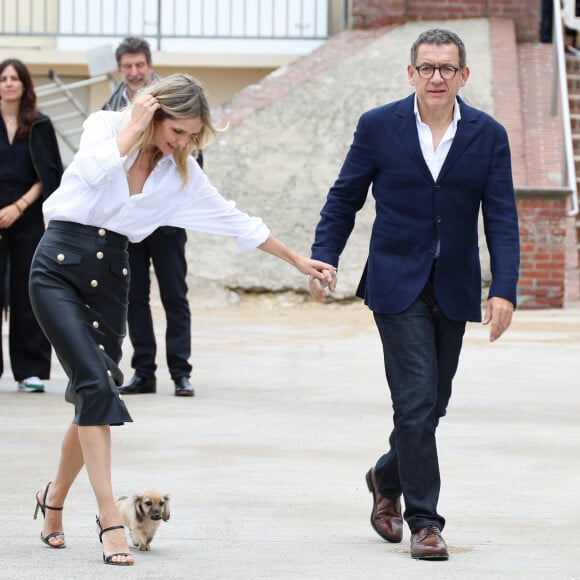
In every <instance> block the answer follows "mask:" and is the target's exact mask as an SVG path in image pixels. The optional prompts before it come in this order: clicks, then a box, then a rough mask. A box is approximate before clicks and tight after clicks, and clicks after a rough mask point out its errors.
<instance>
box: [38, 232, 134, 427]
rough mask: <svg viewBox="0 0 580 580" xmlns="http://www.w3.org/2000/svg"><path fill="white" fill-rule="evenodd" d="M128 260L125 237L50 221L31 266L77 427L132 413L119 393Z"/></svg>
mask: <svg viewBox="0 0 580 580" xmlns="http://www.w3.org/2000/svg"><path fill="white" fill-rule="evenodd" d="M128 292H129V261H128V255H127V238H126V237H125V236H121V235H119V234H117V233H114V232H111V231H107V230H104V229H102V228H96V227H92V226H84V225H81V224H77V223H71V222H61V221H51V222H50V223H49V224H48V227H47V229H46V232H45V234H44V236H43V237H42V239H41V241H40V243H39V245H38V248H37V250H36V253H35V255H34V259H33V261H32V268H31V271H30V298H31V303H32V307H33V309H34V314H35V315H36V317H37V319H38V322H39V323H40V326H41V327H42V329H43V331H44V333H45V334H46V336H47V337H48V339H49V340H50V342H51V343H52V346H53V347H54V350H55V352H56V354H57V356H58V359H59V361H60V363H61V365H62V367H63V369H64V370H65V372H66V374H67V376H68V379H69V382H68V386H67V390H66V400H67V401H68V402H69V403H72V404H74V406H75V418H74V421H73V422H74V423H76V424H77V425H83V426H88V425H120V424H122V423H123V422H125V421H131V420H132V419H131V416H130V415H129V412H128V411H127V408H126V407H125V404H124V402H123V401H122V400H121V398H120V397H119V393H118V389H117V387H118V386H119V385H122V384H123V375H122V373H121V371H120V369H119V366H118V364H119V361H120V360H121V355H122V350H121V346H122V343H123V338H124V337H125V327H126V315H127V295H128Z"/></svg>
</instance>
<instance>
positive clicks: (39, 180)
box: [0, 58, 63, 392]
mask: <svg viewBox="0 0 580 580" xmlns="http://www.w3.org/2000/svg"><path fill="white" fill-rule="evenodd" d="M0 111H1V113H2V114H1V119H2V121H1V122H0V305H2V307H8V308H9V311H10V328H9V338H8V344H9V350H10V362H11V366H12V372H13V374H14V378H15V380H16V381H17V383H18V390H19V391H30V392H43V391H44V381H45V380H47V379H49V378H50V356H51V349H50V343H49V342H48V340H47V339H46V337H45V336H44V333H43V332H42V330H41V329H40V326H39V325H38V322H37V321H36V318H35V316H34V313H33V311H32V308H31V306H30V298H29V295H28V275H29V273H30V264H31V262H32V257H33V255H34V251H35V249H36V246H37V245H38V242H39V241H40V238H41V237H42V234H43V233H44V221H43V217H42V202H43V200H44V199H46V198H47V197H48V196H49V195H50V194H51V193H52V192H53V191H54V190H55V189H56V188H57V187H58V185H59V183H60V178H61V176H62V172H63V167H62V161H61V158H60V153H59V150H58V143H57V140H56V135H55V132H54V128H53V126H52V123H51V121H50V119H49V118H48V117H47V116H46V115H43V114H41V113H39V112H38V110H37V108H36V93H35V92H34V86H33V84H32V79H31V77H30V72H29V71H28V69H27V68H26V66H25V65H24V64H23V63H22V62H21V61H19V60H17V59H14V58H11V59H7V60H5V61H3V62H2V63H0ZM1 319H2V317H1V316H0V332H1V329H2V320H1ZM0 355H1V351H0ZM3 370H4V368H3V361H2V356H0V375H1V374H2V372H3Z"/></svg>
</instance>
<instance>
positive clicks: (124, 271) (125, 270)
mask: <svg viewBox="0 0 580 580" xmlns="http://www.w3.org/2000/svg"><path fill="white" fill-rule="evenodd" d="M128 274H129V270H127V268H123V276H127V275H128Z"/></svg>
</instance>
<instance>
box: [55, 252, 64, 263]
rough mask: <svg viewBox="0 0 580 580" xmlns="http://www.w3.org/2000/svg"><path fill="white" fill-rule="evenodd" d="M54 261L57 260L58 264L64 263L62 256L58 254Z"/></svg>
mask: <svg viewBox="0 0 580 580" xmlns="http://www.w3.org/2000/svg"><path fill="white" fill-rule="evenodd" d="M56 259H57V260H58V261H59V262H64V254H59V255H58V256H57V257H56Z"/></svg>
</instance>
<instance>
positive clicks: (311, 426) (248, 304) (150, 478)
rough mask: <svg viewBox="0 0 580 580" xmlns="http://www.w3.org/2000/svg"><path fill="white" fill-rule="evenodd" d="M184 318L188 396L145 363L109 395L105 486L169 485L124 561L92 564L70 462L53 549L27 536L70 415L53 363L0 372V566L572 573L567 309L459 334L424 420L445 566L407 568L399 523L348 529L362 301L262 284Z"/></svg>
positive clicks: (141, 573) (258, 574)
mask: <svg viewBox="0 0 580 580" xmlns="http://www.w3.org/2000/svg"><path fill="white" fill-rule="evenodd" d="M158 318H159V319H160V318H161V317H160V316H158ZM158 322H159V324H158V328H157V331H158V333H159V337H160V338H161V337H162V336H163V331H164V329H163V328H162V322H161V321H160V320H159V321H158ZM193 330H194V337H193V352H194V364H195V373H194V375H193V383H194V385H195V389H196V397H194V398H193V399H181V398H176V397H174V396H173V395H172V392H173V391H172V385H171V384H170V381H169V377H168V375H167V371H166V368H165V366H163V367H162V368H161V369H160V370H159V373H158V380H159V382H160V386H159V389H158V393H157V394H156V395H140V396H134V397H126V400H127V403H128V406H129V408H130V411H131V413H132V415H133V418H134V421H135V422H134V423H133V424H129V425H126V426H125V427H119V428H115V429H114V430H113V437H114V458H113V460H114V468H113V477H114V488H115V491H116V493H117V494H118V495H129V494H133V493H134V492H138V491H140V490H142V489H144V488H147V487H151V486H156V487H161V488H163V489H165V490H166V491H167V492H169V493H170V494H171V497H172V500H171V501H172V516H171V519H170V520H169V522H167V523H162V524H161V526H160V528H159V531H158V533H157V536H156V538H155V540H154V541H153V544H152V551H151V552H149V553H136V565H135V566H134V567H132V568H115V567H110V566H109V567H106V568H105V566H104V565H103V563H102V562H101V552H100V550H101V546H100V544H99V542H98V539H97V536H96V533H95V525H94V518H95V502H94V499H93V497H92V493H91V490H90V487H89V484H88V479H87V477H86V474H85V473H84V472H83V473H82V474H81V476H80V478H79V480H78V481H77V483H76V484H75V486H74V487H73V489H72V491H71V495H70V497H69V501H68V502H67V504H66V508H65V512H64V513H65V531H66V539H67V548H66V549H65V550H51V549H49V548H47V547H46V546H44V545H43V544H42V543H41V542H40V540H39V538H38V534H39V531H40V528H41V523H40V521H34V520H33V519H32V512H33V508H34V493H35V492H36V491H37V490H40V489H41V488H43V486H44V485H45V483H46V482H47V481H49V480H50V478H51V477H52V475H53V472H54V469H55V466H56V461H57V457H58V451H59V442H60V438H61V436H62V433H63V430H64V428H65V425H66V424H67V423H68V421H70V419H71V417H72V408H71V407H70V405H67V404H66V403H65V402H64V400H63V392H64V388H65V378H64V374H63V372H62V370H61V369H60V366H59V365H58V363H56V362H55V364H54V376H53V380H51V381H50V383H49V384H48V388H47V392H46V393H45V394H42V395H35V394H27V393H26V394H24V393H17V392H16V391H15V384H14V382H13V381H12V380H11V377H10V372H9V371H5V373H4V376H3V378H2V379H1V380H0V405H1V414H2V415H1V416H2V421H0V449H1V455H2V459H3V461H2V465H3V468H2V472H1V475H0V482H1V489H2V520H1V525H2V530H3V535H4V540H3V541H2V543H1V544H0V564H1V565H0V577H1V578H11V579H33V578H34V579H37V578H43V579H63V578H64V579H73V578H74V579H92V578H102V577H105V576H106V577H114V578H117V577H118V578H121V577H122V578H195V579H200V580H213V579H216V580H219V579H223V578H238V579H262V578H264V579H273V578H300V579H359V578H394V579H398V578H405V579H408V578H423V577H425V576H428V577H430V578H435V579H437V578H445V579H462V580H464V579H479V578H482V579H487V578H511V579H528V578H530V579H535V578H537V579H574V578H580V539H579V538H580V536H579V534H578V523H579V520H580V499H579V494H578V488H579V485H578V484H579V479H580V478H579V475H580V459H579V458H580V421H579V419H578V417H580V397H579V395H578V392H579V391H578V388H579V379H578V375H579V370H580V305H572V306H571V307H570V308H569V309H566V310H563V311H522V312H517V314H516V318H515V321H514V324H513V325H512V328H511V329H510V330H509V332H508V334H507V335H506V336H505V337H504V338H503V339H502V340H501V341H500V342H499V343H496V344H494V345H490V344H489V343H488V341H487V330H486V329H483V328H482V327H481V326H480V325H470V326H469V328H468V331H467V336H466V340H465V347H464V351H463V357H462V361H461V365H460V370H459V373H458V376H457V378H456V381H455V393H454V396H453V399H452V404H451V407H450V409H449V414H448V417H446V418H445V420H444V421H443V422H442V424H441V427H440V429H439V450H440V461H441V466H442V475H443V489H442V495H441V501H440V509H441V512H442V513H443V515H445V516H446V518H447V527H446V529H445V532H444V536H445V538H446V540H447V542H448V544H449V546H450V552H451V558H450V560H449V561H448V562H416V561H413V560H412V559H411V558H410V556H409V531H408V529H405V537H404V540H403V542H402V543H401V544H398V545H397V544H388V543H386V542H384V541H382V540H381V539H380V538H379V537H378V536H377V535H376V534H375V533H374V531H373V530H372V529H371V527H370V524H369V521H368V520H369V514H370V509H371V496H370V494H369V492H368V491H367V489H366V485H365V481H364V474H365V472H366V471H367V469H368V468H369V466H370V465H372V463H373V462H374V461H375V460H376V458H377V457H378V455H379V454H380V453H381V451H382V449H383V446H384V444H385V441H386V437H387V434H388V432H389V429H390V426H391V411H390V405H389V402H388V397H387V394H386V384H385V380H384V376H383V368H382V362H381V353H380V345H379V339H378V336H377V333H376V331H375V328H374V325H373V323H372V319H371V316H370V313H369V312H368V311H367V310H366V309H365V307H364V306H362V305H360V304H358V303H357V304H352V305H327V306H321V305H318V304H313V303H311V302H309V303H306V304H293V303H292V301H291V300H287V299H285V298H275V297H272V296H270V297H264V298H262V299H260V300H254V301H242V303H241V304H240V305H238V306H236V307H230V308H225V309H201V308H200V309H197V310H194V312H193ZM4 338H5V337H4ZM161 342H162V341H161ZM126 348H127V350H126V355H125V358H124V360H123V365H122V366H123V370H124V371H125V372H126V373H127V375H130V368H129V350H128V343H127V344H126ZM4 352H5V353H6V349H5V350H4ZM160 354H161V357H160V358H159V361H160V362H161V361H162V356H163V352H161V353H160ZM5 366H7V365H6V363H5Z"/></svg>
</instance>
